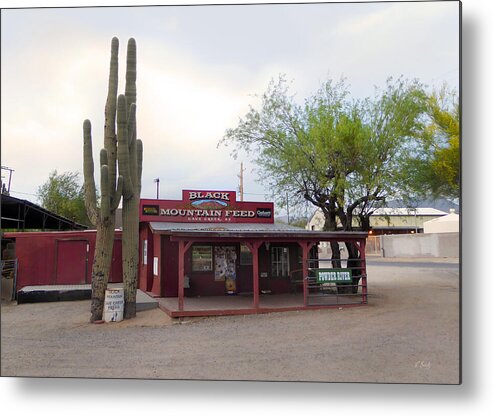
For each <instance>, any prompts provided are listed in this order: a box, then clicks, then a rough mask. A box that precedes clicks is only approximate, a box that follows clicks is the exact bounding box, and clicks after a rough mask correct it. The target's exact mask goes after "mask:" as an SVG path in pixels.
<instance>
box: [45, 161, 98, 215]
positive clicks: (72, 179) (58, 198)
mask: <svg viewBox="0 0 493 416" xmlns="http://www.w3.org/2000/svg"><path fill="white" fill-rule="evenodd" d="M38 197H39V199H40V201H41V206H42V207H44V208H46V209H48V210H50V211H52V212H54V213H56V214H58V215H61V216H62V217H65V218H68V219H70V220H72V221H75V222H78V223H80V224H84V225H90V224H91V223H90V221H89V218H88V217H87V214H86V208H85V205H84V187H83V186H81V185H80V180H79V173H78V172H64V173H61V174H58V172H57V171H56V170H54V171H52V172H51V173H50V176H49V178H48V180H47V181H46V182H45V183H44V184H43V185H41V186H40V187H39V188H38Z"/></svg>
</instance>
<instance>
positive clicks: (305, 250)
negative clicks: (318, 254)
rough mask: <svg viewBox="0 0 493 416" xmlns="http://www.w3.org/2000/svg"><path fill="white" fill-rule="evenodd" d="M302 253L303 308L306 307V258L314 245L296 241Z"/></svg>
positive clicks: (309, 242)
mask: <svg viewBox="0 0 493 416" xmlns="http://www.w3.org/2000/svg"><path fill="white" fill-rule="evenodd" d="M298 244H299V245H300V246H301V249H302V251H303V306H308V279H307V277H308V257H309V254H310V250H311V248H312V247H313V246H314V245H315V243H313V242H311V241H302V242H300V241H298Z"/></svg>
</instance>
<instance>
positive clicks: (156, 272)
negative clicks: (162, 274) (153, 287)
mask: <svg viewBox="0 0 493 416" xmlns="http://www.w3.org/2000/svg"><path fill="white" fill-rule="evenodd" d="M158 264H159V258H158V257H154V267H153V273H154V276H159V268H158Z"/></svg>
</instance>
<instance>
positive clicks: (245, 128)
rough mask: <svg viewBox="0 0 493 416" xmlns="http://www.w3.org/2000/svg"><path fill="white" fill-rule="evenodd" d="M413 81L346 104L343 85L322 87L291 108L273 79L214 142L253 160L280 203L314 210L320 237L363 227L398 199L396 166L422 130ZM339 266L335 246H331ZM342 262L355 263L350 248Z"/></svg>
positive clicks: (420, 102)
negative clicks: (257, 102)
mask: <svg viewBox="0 0 493 416" xmlns="http://www.w3.org/2000/svg"><path fill="white" fill-rule="evenodd" d="M425 98H426V97H425V94H424V92H423V88H422V86H421V84H420V83H418V82H417V81H406V80H403V79H398V80H392V79H389V80H388V82H387V85H386V87H385V89H383V90H381V91H380V90H377V91H376V94H375V97H372V98H368V99H365V100H360V101H356V100H351V99H350V97H349V92H348V88H347V86H346V84H345V81H344V80H341V81H339V82H337V83H334V82H333V81H332V80H329V81H327V82H325V83H324V84H323V85H322V87H321V88H320V89H319V91H318V92H317V93H316V94H315V95H314V96H312V97H310V98H308V99H307V100H305V103H304V104H303V105H299V104H296V103H295V101H294V99H293V97H292V96H290V95H289V94H288V86H287V83H286V81H285V79H284V78H283V77H280V78H279V80H278V81H277V82H274V81H272V82H271V83H270V84H269V87H268V89H267V91H266V92H265V93H264V94H263V95H262V97H261V100H262V102H261V108H260V110H256V109H254V108H253V107H251V108H250V111H249V112H248V113H247V115H246V116H245V118H244V119H240V121H239V124H238V126H237V127H236V128H234V129H228V130H227V131H226V134H225V136H224V137H223V139H222V140H221V142H220V144H221V143H224V144H233V145H234V146H235V148H234V150H233V155H236V154H237V151H238V150H239V149H243V150H246V151H247V152H249V153H251V154H253V155H254V157H255V162H256V164H257V165H258V166H259V168H260V175H261V180H262V182H263V183H265V184H267V185H268V186H269V187H270V189H271V191H272V194H273V196H274V198H275V199H276V202H277V203H278V204H279V205H281V206H282V205H283V204H284V203H285V195H286V193H289V195H290V202H291V201H292V202H294V203H303V202H305V201H309V202H310V203H312V204H313V205H315V206H316V207H318V208H320V209H321V211H322V212H323V214H324V217H325V226H324V229H325V230H326V231H335V230H337V229H343V230H346V231H351V230H353V224H354V223H355V222H359V228H360V229H363V230H368V229H369V224H370V223H369V217H370V215H371V214H372V213H373V211H374V210H375V209H376V208H378V207H379V206H383V205H384V204H385V201H386V200H387V199H388V198H390V197H395V196H396V195H398V194H399V193H400V180H401V174H400V173H401V168H402V165H401V162H402V161H403V160H405V158H406V155H407V154H408V151H409V148H410V142H411V140H412V139H413V138H414V137H415V136H416V135H417V134H418V133H419V132H420V131H422V125H421V124H420V122H419V116H420V114H422V112H423V110H424V105H425ZM331 248H332V257H333V258H334V259H336V261H335V262H334V265H335V266H339V262H338V261H337V259H339V246H338V244H337V243H332V244H331ZM347 249H348V252H349V257H350V258H354V259H358V257H359V253H358V252H357V250H356V249H355V247H353V246H352V245H348V247H347Z"/></svg>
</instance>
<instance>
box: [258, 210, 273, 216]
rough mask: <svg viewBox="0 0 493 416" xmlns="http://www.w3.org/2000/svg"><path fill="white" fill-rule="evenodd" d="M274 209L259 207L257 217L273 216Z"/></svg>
mask: <svg viewBox="0 0 493 416" xmlns="http://www.w3.org/2000/svg"><path fill="white" fill-rule="evenodd" d="M271 217H272V210H271V209H270V208H257V218H271Z"/></svg>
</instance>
